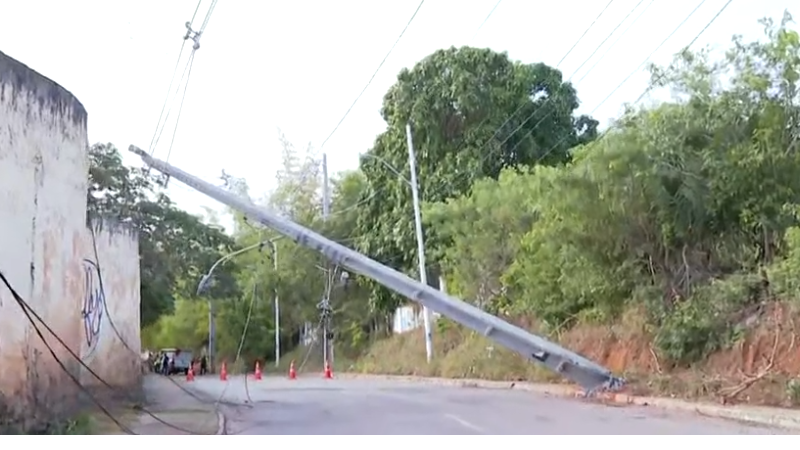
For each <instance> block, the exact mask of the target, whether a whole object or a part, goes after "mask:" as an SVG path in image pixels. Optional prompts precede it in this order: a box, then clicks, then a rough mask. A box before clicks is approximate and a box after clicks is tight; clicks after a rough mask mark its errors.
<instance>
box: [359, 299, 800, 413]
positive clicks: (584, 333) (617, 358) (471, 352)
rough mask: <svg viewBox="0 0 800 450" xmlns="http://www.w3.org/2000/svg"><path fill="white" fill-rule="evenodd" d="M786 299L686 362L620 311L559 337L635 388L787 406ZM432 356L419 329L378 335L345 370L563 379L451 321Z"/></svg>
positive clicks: (793, 364) (791, 375)
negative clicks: (717, 347)
mask: <svg viewBox="0 0 800 450" xmlns="http://www.w3.org/2000/svg"><path fill="white" fill-rule="evenodd" d="M790 311H791V309H790V308H788V307H786V306H785V305H774V306H771V307H770V308H768V309H767V310H766V311H764V312H763V313H762V314H761V315H760V316H759V318H758V320H757V321H754V323H752V324H751V325H750V327H749V328H747V329H744V330H743V331H742V336H741V338H740V339H738V340H737V342H736V343H735V344H734V345H733V346H732V347H731V348H728V349H726V350H723V351H720V352H717V353H715V354H713V355H711V356H710V357H709V358H707V359H706V360H705V361H703V362H702V363H699V364H695V365H693V366H691V367H675V366H670V365H668V364H667V363H666V362H665V361H664V360H663V359H662V358H660V357H659V355H658V352H657V351H656V349H655V348H654V347H653V345H652V342H653V338H652V336H650V335H648V334H647V333H646V332H644V331H643V330H644V326H642V325H641V321H638V320H636V318H635V317H625V318H623V320H622V321H621V322H620V323H619V324H615V325H614V326H610V327H609V326H604V327H601V326H580V325H579V326H577V327H575V328H573V329H571V330H569V331H568V332H565V333H562V334H561V336H560V337H559V338H558V339H557V340H558V341H559V342H560V343H561V344H562V345H564V346H566V347H567V348H570V349H572V350H575V351H577V352H579V353H581V354H583V355H585V356H587V357H589V358H591V359H593V360H595V361H597V362H599V363H600V364H602V365H604V366H606V367H608V368H610V369H611V370H612V371H614V372H615V373H618V374H621V375H622V376H624V377H626V378H627V379H628V381H629V385H628V387H627V388H626V390H627V391H628V392H630V393H632V394H636V395H652V396H666V397H674V398H687V399H696V400H698V399H702V400H712V401H716V402H720V403H725V404H728V403H749V404H756V405H769V406H783V407H791V406H796V405H798V402H800V384H798V382H797V381H793V380H797V379H798V377H800V342H797V340H798V338H797V334H796V330H799V329H800V320H799V319H798V316H797V315H796V314H791V313H790ZM441 328H444V329H441ZM434 345H435V351H436V358H435V360H434V362H433V363H432V364H427V363H426V361H425V352H424V350H423V349H424V348H425V347H424V335H423V332H422V331H421V330H418V331H414V332H410V333H406V334H403V335H399V336H393V337H391V338H389V339H385V340H383V341H379V342H377V343H376V344H374V345H373V346H372V347H371V348H370V350H369V351H368V352H367V353H366V354H365V355H364V356H363V357H362V358H361V359H360V360H359V361H358V362H357V363H356V364H354V365H353V366H352V367H351V368H349V369H350V370H354V371H357V372H362V373H373V374H389V375H416V376H435V377H445V378H478V379H489V380H502V381H530V382H560V379H559V378H558V377H556V376H555V375H553V374H552V373H550V372H549V371H546V370H544V369H542V368H541V367H539V366H537V365H534V364H532V363H530V362H529V361H527V360H524V359H523V358H521V357H520V356H518V355H516V354H515V353H511V352H509V351H507V350H505V349H502V348H499V347H497V346H496V345H494V344H493V343H492V342H490V341H488V340H487V339H485V338H483V337H481V336H479V335H478V334H477V333H474V332H472V331H468V330H464V329H463V328H461V327H458V326H456V325H453V324H450V323H448V324H447V325H446V326H444V327H440V329H439V330H437V332H436V335H435V339H434Z"/></svg>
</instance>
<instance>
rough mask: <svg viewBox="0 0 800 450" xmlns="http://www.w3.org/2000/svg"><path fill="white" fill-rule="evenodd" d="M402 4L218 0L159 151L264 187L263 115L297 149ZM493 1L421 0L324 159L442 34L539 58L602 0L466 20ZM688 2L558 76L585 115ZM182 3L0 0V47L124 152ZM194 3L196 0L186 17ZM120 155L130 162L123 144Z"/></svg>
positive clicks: (201, 170)
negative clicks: (46, 80)
mask: <svg viewBox="0 0 800 450" xmlns="http://www.w3.org/2000/svg"><path fill="white" fill-rule="evenodd" d="M726 1H727V0H707V1H705V2H704V4H703V5H702V7H701V8H700V9H699V10H698V11H697V13H696V14H694V15H693V16H692V18H691V19H690V20H689V21H688V22H687V23H686V24H685V25H684V26H683V27H682V28H681V29H680V30H679V31H678V32H677V33H676V34H675V36H674V37H673V38H672V39H671V40H670V41H668V42H667V43H666V44H665V45H664V46H663V48H662V49H661V50H660V51H659V52H657V53H656V54H655V56H654V61H655V62H662V63H663V62H667V61H669V59H670V57H671V55H672V54H673V53H675V52H676V51H678V50H680V49H681V48H682V47H683V46H685V45H687V44H688V43H689V42H690V41H691V40H692V38H694V36H695V35H696V34H697V33H698V32H699V31H700V30H701V29H702V28H703V27H704V26H705V25H706V23H707V22H708V21H709V20H710V19H711V18H712V17H713V16H714V15H715V14H716V13H717V11H718V10H719V9H720V8H721V7H722V5H723V4H725V3H726ZM418 3H419V0H395V1H391V2H388V1H387V2H378V1H367V0H360V1H358V0H339V1H335V2H334V1H322V0H317V1H310V0H293V1H283V2H278V1H265V0H261V1H257V0H221V1H219V3H218V4H217V7H216V9H215V10H214V13H213V15H212V16H211V19H210V22H209V25H208V28H207V29H206V32H205V35H204V36H203V37H202V41H201V43H202V46H201V48H200V50H198V52H197V54H196V60H195V63H194V67H193V71H192V75H191V79H190V85H189V90H188V93H187V97H186V102H185V104H184V108H183V113H182V115H181V119H180V124H179V127H178V133H177V137H176V139H175V144H174V147H173V150H172V154H171V157H170V162H171V163H173V164H175V165H177V166H179V167H181V168H183V169H184V170H187V171H189V172H191V173H193V174H195V175H198V176H201V177H203V178H205V179H206V180H209V181H212V182H217V181H218V180H217V177H218V176H219V174H220V172H221V170H222V169H223V168H224V169H226V170H227V171H228V172H230V173H232V174H236V175H238V176H244V177H246V178H247V181H248V183H249V184H250V186H251V188H252V190H253V191H254V192H256V193H263V192H266V191H268V190H269V189H270V188H271V187H272V186H273V184H274V173H275V170H276V169H277V168H278V167H279V165H280V145H279V142H278V139H277V130H278V128H280V129H282V130H283V131H284V132H285V133H286V135H287V136H288V138H289V139H290V140H291V141H292V142H294V143H295V144H297V145H298V146H299V147H303V146H305V145H306V144H308V143H311V144H312V145H315V146H317V147H319V146H320V144H322V142H323V140H324V139H325V138H326V137H327V136H328V135H329V134H330V132H331V131H332V130H333V128H334V126H335V125H336V123H337V122H338V121H339V120H340V118H341V117H342V115H343V114H344V112H345V111H346V110H347V108H348V107H349V106H350V104H351V103H352V101H353V100H354V99H355V97H356V96H357V95H358V93H359V92H360V91H361V89H362V88H363V87H364V85H365V84H366V82H367V80H368V79H369V77H370V76H371V75H372V73H373V71H374V70H375V68H376V67H377V65H378V63H379V62H380V61H381V59H383V57H384V55H385V53H386V52H387V51H388V50H389V48H390V47H391V45H392V43H393V42H394V41H395V39H396V38H397V36H398V35H399V33H400V31H401V30H402V29H403V27H404V26H405V24H406V22H407V21H408V19H409V18H410V17H411V14H412V13H413V11H414V10H415V9H416V7H417V5H418ZM495 3H496V0H472V1H463V0H462V1H456V0H428V1H426V2H425V3H424V5H423V6H422V9H421V10H420V12H419V14H418V15H417V18H416V19H415V20H414V22H413V23H412V24H411V26H410V28H409V29H408V31H407V32H406V34H405V36H404V37H403V39H402V40H401V41H400V43H399V44H398V46H397V48H396V49H395V51H394V52H393V53H392V55H391V56H390V57H389V59H388V61H387V62H386V64H385V65H384V67H383V69H382V70H381V71H380V73H379V74H378V75H377V77H376V78H375V80H374V81H373V82H372V84H371V86H370V87H369V89H368V90H367V92H366V93H365V94H364V96H363V97H362V98H361V100H360V101H359V103H358V104H357V105H356V107H355V108H354V109H353V111H352V112H351V113H350V115H349V117H348V118H347V120H346V121H345V122H344V124H343V125H342V126H341V127H340V128H339V130H338V131H337V132H336V134H335V135H334V136H333V137H332V138H331V139H330V140H329V141H328V142H327V144H326V145H325V147H324V151H325V152H326V153H327V154H328V159H329V165H330V169H331V171H334V172H335V171H340V170H344V169H351V168H355V167H356V166H357V164H358V154H359V153H362V152H364V151H366V150H367V149H368V148H369V147H370V145H371V143H372V141H373V139H374V138H375V136H376V135H377V134H378V133H380V132H381V131H382V130H383V129H384V126H385V125H384V123H383V121H382V119H381V117H380V115H379V108H380V105H381V100H382V97H383V94H384V93H385V92H386V90H387V89H388V87H389V86H391V84H392V83H393V82H394V80H395V77H396V75H397V73H398V71H399V70H400V69H401V68H403V67H409V66H412V65H413V64H414V63H415V62H417V61H419V60H420V59H421V58H423V57H425V56H426V55H428V54H430V53H431V52H433V51H435V50H436V49H439V48H443V47H449V46H453V45H455V46H460V45H474V46H480V47H490V48H492V49H494V50H498V51H507V52H508V53H509V55H510V56H511V57H512V58H514V59H518V60H522V61H524V62H538V61H543V62H545V63H547V64H551V65H555V64H556V63H558V61H559V60H560V59H561V58H562V57H563V56H564V54H565V53H566V52H567V50H568V49H569V48H570V47H571V46H572V45H573V43H574V42H575V41H576V39H577V38H578V37H579V36H580V35H581V33H583V31H584V30H585V29H586V27H587V26H588V25H589V24H590V23H591V22H592V21H593V20H594V19H595V17H596V16H597V14H598V13H599V12H600V10H602V9H603V8H604V7H605V6H606V4H607V3H608V2H607V1H606V0H596V1H588V0H583V1H576V0H562V1H543V0H536V1H534V0H504V1H502V2H501V3H500V4H499V6H498V7H497V9H496V11H495V12H494V14H493V15H492V16H491V18H490V19H489V20H488V21H487V22H486V24H485V25H484V26H483V27H482V28H480V30H478V27H479V26H480V24H481V23H482V22H483V21H484V19H485V17H486V16H487V14H488V13H489V11H490V10H491V9H492V7H493V6H494V5H495ZM639 3H640V0H614V1H613V2H612V4H611V6H610V7H609V8H608V10H607V11H606V12H605V13H604V15H603V17H602V18H601V19H600V20H599V21H598V22H597V24H596V25H595V26H594V27H593V29H592V31H591V32H590V33H589V34H588V35H587V36H586V38H584V39H583V41H582V42H581V43H580V45H579V46H578V47H577V48H576V49H575V50H573V52H572V53H571V55H570V56H569V58H567V59H566V60H565V61H564V63H563V64H561V66H560V67H559V68H560V69H561V70H562V71H563V72H564V76H565V78H568V77H570V76H571V75H572V74H573V72H574V71H575V70H576V69H577V68H578V67H579V66H581V65H582V64H584V61H585V60H586V59H587V58H588V57H589V55H590V54H591V53H592V52H593V51H594V50H595V48H596V47H597V45H598V44H599V43H600V42H601V41H602V40H603V39H604V38H605V37H606V36H607V35H608V34H609V33H610V32H611V30H612V29H614V27H616V26H617V25H618V24H619V23H620V21H621V20H622V19H623V18H624V17H625V16H626V15H627V14H628V13H629V12H630V11H631V10H632V9H633V8H634V7H635V6H636V5H637V4H639ZM698 3H699V1H698V0H692V1H688V0H655V1H653V2H652V4H651V0H644V1H643V2H642V3H641V5H639V7H638V9H637V10H635V11H634V12H633V14H632V15H631V17H630V18H628V20H627V21H626V22H625V23H623V24H622V26H621V27H620V28H619V29H618V30H617V33H618V34H619V33H621V32H623V31H624V30H626V29H627V28H628V24H629V23H631V21H632V20H633V19H634V18H636V17H637V16H639V15H640V13H641V12H642V11H644V13H643V14H642V15H641V17H640V18H639V19H638V21H636V23H635V24H634V25H633V27H632V28H630V29H629V30H628V31H627V32H626V34H625V35H624V36H623V37H622V38H621V39H620V40H619V41H618V42H617V43H616V44H615V45H614V47H613V48H611V49H610V50H609V51H608V52H607V53H606V50H605V48H608V47H609V46H610V45H611V44H612V43H614V42H615V41H616V39H617V37H616V36H614V37H612V38H611V39H609V40H608V42H607V43H606V44H605V46H604V48H603V49H601V50H600V51H599V52H598V53H597V54H596V55H595V59H593V60H590V61H589V62H588V63H586V64H584V66H583V68H582V69H581V70H580V71H579V72H578V73H577V74H576V75H575V77H574V78H573V81H577V80H581V81H580V82H577V83H576V86H577V90H578V95H579V97H580V100H581V102H582V106H581V112H584V113H589V112H592V111H594V112H593V114H594V116H595V117H596V118H597V119H599V120H600V121H601V123H607V121H608V119H610V118H613V117H616V116H618V114H619V113H620V111H621V107H622V104H623V103H625V102H630V101H633V100H635V99H636V98H637V97H638V96H639V95H640V94H641V93H642V92H643V90H644V89H645V87H646V81H647V76H646V75H645V74H644V73H640V74H638V75H637V76H634V77H632V78H631V79H630V80H629V81H628V82H627V83H625V85H624V86H623V87H622V88H620V89H619V90H618V91H617V92H616V94H615V95H614V96H613V97H611V98H610V99H609V100H608V101H606V103H605V104H604V105H602V106H601V107H599V108H597V107H598V104H599V103H600V102H602V101H603V99H604V98H606V97H607V96H608V94H609V93H610V92H611V91H612V90H613V89H614V88H615V87H616V86H617V85H618V84H619V83H620V82H621V81H622V80H623V79H624V78H626V77H627V76H628V74H629V73H631V72H632V71H633V70H634V69H636V67H637V66H639V65H640V64H641V63H642V61H644V59H645V58H646V57H647V55H648V54H649V53H651V52H652V51H653V50H654V49H655V48H656V47H657V46H658V45H659V43H660V42H661V41H662V40H663V39H664V38H666V37H667V35H668V34H669V33H670V32H672V30H673V29H674V28H675V27H676V26H677V25H678V24H679V23H680V22H681V21H682V20H683V19H684V18H685V17H686V16H687V15H688V14H689V13H690V12H691V11H692V10H693V9H694V8H695V7H696V6H697V5H698ZM789 3H790V2H788V1H785V0H784V1H779V0H759V1H745V0H734V1H733V3H732V4H731V5H730V6H729V7H728V9H727V10H726V11H725V12H724V13H723V14H722V16H720V18H719V19H718V20H717V21H716V22H715V23H714V24H713V25H712V26H711V28H710V29H709V30H708V31H706V32H705V34H704V35H703V37H702V38H701V39H700V40H699V41H698V43H697V45H698V46H702V45H706V44H714V45H720V46H724V45H726V44H727V42H729V40H730V37H731V36H732V35H733V34H734V33H739V34H744V35H745V36H747V37H753V38H756V37H758V36H760V34H761V27H760V26H759V25H758V24H757V22H756V21H757V19H759V18H761V17H764V16H770V17H773V18H775V19H779V18H780V16H781V15H782V13H783V10H784V9H785V8H786V7H788V6H789ZM196 4H197V2H196V0H169V1H167V0H105V1H102V0H70V1H63V0H60V1H59V0H25V1H20V0H0V11H2V14H0V50H1V51H3V52H5V53H6V54H8V55H10V56H12V57H14V58H16V59H18V60H20V61H22V62H23V63H25V64H27V65H29V66H30V67H32V68H33V69H35V70H37V71H39V72H40V73H42V74H44V75H45V76H47V77H50V78H52V79H54V80H55V81H57V82H58V83H60V84H61V85H63V86H64V87H65V88H67V89H68V90H70V91H71V92H72V93H74V94H75V95H76V96H77V97H78V98H79V99H80V100H81V101H82V102H83V104H84V105H85V106H86V109H87V110H88V112H89V139H90V141H91V142H99V141H103V142H112V143H114V144H116V145H117V146H118V147H119V148H120V149H121V150H123V151H124V153H126V154H127V148H128V145H130V144H136V145H138V146H140V147H142V148H147V146H148V144H149V143H150V139H151V137H152V135H153V132H154V130H155V126H156V122H157V120H158V114H159V111H160V109H161V105H162V104H163V102H164V99H165V97H166V95H167V92H166V91H167V86H168V84H169V79H170V75H171V73H172V70H173V67H174V66H175V63H176V58H177V56H178V50H179V48H180V44H181V41H182V37H183V33H184V31H185V28H184V23H185V22H186V21H188V20H189V19H190V18H191V15H192V13H193V11H194V9H195V6H196ZM209 4H210V1H209V0H205V1H203V5H202V6H201V15H202V13H203V11H204V10H205V9H206V8H207V7H208V5H209ZM648 5H649V6H648ZM645 7H647V9H646V10H645ZM198 22H199V21H198ZM600 58H602V59H600ZM597 60H599V63H598V64H597V65H595V61H597ZM592 67H593V68H592ZM590 68H592V70H591V72H590V73H588V74H586V71H587V70H588V69H590ZM584 76H585V78H584ZM595 110H596V111H595ZM172 125H173V124H169V125H168V127H167V131H165V137H162V140H161V144H160V145H159V147H158V149H157V150H156V156H157V157H160V158H165V157H166V149H167V146H168V142H169V138H170V136H169V135H170V131H171V129H172ZM126 157H127V156H126ZM127 158H128V161H129V162H132V163H137V164H138V161H137V159H136V158H135V157H132V156H130V157H127ZM170 191H171V192H170V195H171V196H172V197H173V198H174V199H175V200H176V201H177V202H178V203H179V204H180V205H181V206H182V207H184V208H186V209H188V210H190V211H192V212H201V211H202V209H201V206H203V205H205V206H209V207H212V208H214V209H220V205H219V204H217V203H216V202H214V201H213V200H211V199H209V198H207V197H205V196H203V195H202V194H199V193H197V192H194V191H192V190H191V189H190V188H187V187H185V186H183V185H180V183H177V182H172V183H170Z"/></svg>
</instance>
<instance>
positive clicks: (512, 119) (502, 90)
mask: <svg viewBox="0 0 800 450" xmlns="http://www.w3.org/2000/svg"><path fill="white" fill-rule="evenodd" d="M577 107H578V100H577V97H576V93H575V90H574V88H573V87H572V86H571V85H570V84H569V83H566V82H564V81H563V79H562V76H561V73H560V72H559V71H558V70H556V69H554V68H552V67H549V66H547V65H545V64H522V63H519V62H515V61H512V60H510V59H509V58H508V56H507V55H506V54H505V53H496V52H494V51H491V50H488V49H477V48H470V47H463V48H450V49H446V50H439V51H436V52H434V53H433V54H432V55H430V56H428V57H426V58H425V59H423V60H422V61H421V62H419V63H418V64H416V65H415V66H414V68H412V69H410V70H403V71H401V73H400V74H399V75H398V78H397V82H396V83H395V85H394V86H392V88H391V89H390V90H389V92H388V93H387V94H386V96H385V98H384V102H383V109H382V115H383V118H384V120H385V121H386V123H387V125H388V129H387V130H386V131H385V132H383V133H382V134H381V135H379V136H378V137H377V139H376V140H375V144H374V146H373V147H372V148H371V149H370V151H369V153H368V155H365V157H363V158H362V160H361V169H362V171H363V172H364V174H365V176H366V179H367V186H368V189H367V190H365V192H364V206H365V207H364V208H363V209H362V210H361V214H360V217H359V221H358V230H359V232H360V234H361V236H362V238H361V239H360V240H359V242H358V244H359V248H360V249H361V250H363V251H364V252H366V253H368V254H369V255H371V256H373V257H375V258H377V259H378V260H380V261H381V262H383V263H386V264H389V265H391V266H393V267H396V268H400V269H405V270H408V269H411V268H412V267H416V265H415V261H416V238H415V236H414V224H413V212H412V204H411V193H410V190H409V186H408V183H407V182H406V181H405V180H403V178H402V177H401V176H398V174H396V173H393V171H391V170H387V165H388V166H393V167H395V168H403V167H406V166H407V162H408V156H407V144H406V134H405V127H406V124H407V123H409V122H410V123H412V124H413V128H414V142H415V146H416V150H417V167H418V168H417V171H418V179H419V184H420V193H421V197H422V199H423V200H424V201H428V202H440V201H444V200H446V199H448V198H451V197H455V196H458V195H461V194H464V193H466V192H467V191H468V190H469V188H470V187H471V186H472V184H473V182H474V181H475V180H477V179H480V178H483V177H490V178H497V176H498V175H499V174H500V172H501V171H502V170H503V169H504V168H507V167H516V166H521V165H532V164H535V163H550V164H555V163H562V162H565V161H567V160H568V159H569V155H568V152H567V150H568V149H569V148H571V147H572V146H574V145H576V144H579V143H582V142H586V141H589V140H591V139H592V138H593V137H594V136H595V135H596V127H597V122H596V121H594V120H592V119H590V118H588V117H584V116H581V117H575V116H574V111H575V109H576V108H577ZM406 172H407V171H406V170H402V173H406ZM405 178H406V179H408V178H409V177H408V175H405ZM438 245H440V244H439V239H438V238H437V235H436V230H435V229H431V228H429V229H428V230H426V247H429V248H435V247H437V246H438ZM432 263H435V261H432ZM429 278H433V277H429ZM374 287H375V291H374V297H373V300H375V301H376V302H377V303H376V305H378V306H379V307H380V308H382V309H384V310H391V309H393V307H394V306H396V304H397V303H398V302H399V301H400V299H398V298H396V297H394V296H390V295H389V294H388V292H387V291H386V290H384V289H378V288H377V286H374Z"/></svg>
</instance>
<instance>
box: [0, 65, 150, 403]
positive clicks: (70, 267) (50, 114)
mask: <svg viewBox="0 0 800 450" xmlns="http://www.w3.org/2000/svg"><path fill="white" fill-rule="evenodd" d="M86 120H87V116H86V111H85V110H84V108H83V106H82V105H81V104H80V102H78V100H77V99H76V98H75V97H74V96H72V94H70V93H69V92H67V91H66V90H65V89H63V88H62V87H60V86H58V85H57V84H56V83H54V82H53V81H51V80H48V79H47V78H45V77H43V76H41V75H39V74H37V73H36V72H34V71H32V70H30V69H29V68H27V67H26V66H24V65H22V64H20V63H19V62H17V61H15V60H13V59H11V58H9V57H8V56H6V55H5V54H3V53H0V272H2V273H3V274H4V275H5V276H6V278H7V279H8V281H9V282H10V284H11V285H12V287H13V288H14V289H15V290H16V291H17V292H18V294H19V295H20V296H21V297H22V298H23V299H24V300H25V301H26V302H27V303H28V304H29V305H30V306H31V307H32V308H33V310H34V311H36V312H37V313H38V314H40V315H41V317H42V318H43V319H44V321H46V322H47V324H48V325H49V326H50V327H51V328H52V330H53V331H54V332H55V333H57V334H58V336H59V337H60V338H61V339H62V340H63V342H64V343H65V344H66V345H67V346H68V347H69V348H70V349H72V350H73V352H74V353H76V354H78V355H79V356H80V354H81V352H82V350H83V349H82V346H81V343H82V339H83V337H84V336H83V324H82V319H81V306H82V297H83V294H84V292H85V288H84V276H83V264H82V262H83V258H84V257H85V256H86V255H87V253H86V252H87V246H86V243H87V236H88V235H89V233H88V230H87V227H86V191H87V174H88V155H87V148H88V140H87V133H86ZM112 235H113V233H112ZM123 235H124V233H123ZM110 240H111V241H112V242H116V243H115V244H108V245H107V246H106V247H105V248H104V250H102V251H101V255H102V254H103V253H108V257H107V258H106V259H108V260H109V266H108V267H106V268H104V270H107V271H109V272H110V273H113V275H112V274H109V275H107V276H108V278H109V279H110V280H111V281H110V282H109V283H110V290H111V291H113V292H114V295H113V297H114V300H113V302H109V305H111V304H114V306H113V307H111V309H112V310H113V309H116V308H119V309H120V311H121V312H119V314H120V315H121V316H122V318H121V319H119V321H120V322H126V330H128V331H126V332H128V333H130V334H131V338H132V341H133V342H135V343H136V345H137V346H138V342H139V336H138V325H139V321H138V314H139V286H138V283H139V277H138V261H139V260H138V251H136V250H135V249H136V244H134V243H133V242H136V240H135V238H134V237H132V236H130V234H128V236H127V237H124V238H123V237H119V238H114V237H113V236H112V237H111V238H110ZM106 241H108V239H106ZM117 241H119V242H117ZM99 242H104V241H103V240H102V239H101V240H100V241H99ZM101 247H102V245H101ZM101 257H102V256H101ZM119 258H122V259H123V261H114V260H115V259H119ZM123 278H124V279H125V280H127V281H126V283H122V282H121V281H119V280H120V279H123ZM122 290H126V293H125V295H122V294H121V291H122ZM118 299H121V300H118ZM115 302H122V303H121V304H120V305H117V304H116V303H115ZM134 304H135V307H134V306H132V305H134ZM131 311H135V313H134V312H131ZM128 322H130V323H128ZM131 327H135V329H136V331H135V332H133V331H131V330H132V329H133V328H131ZM41 328H42V333H44V334H45V336H46V337H47V338H48V340H49V342H50V343H51V346H52V348H53V350H54V352H55V354H56V356H57V357H58V358H59V359H61V361H62V362H63V363H64V365H65V366H66V367H67V369H68V371H69V373H71V374H73V375H74V376H76V377H78V376H80V375H81V370H80V369H79V366H80V365H79V363H78V362H77V360H75V358H73V357H72V356H71V355H70V353H69V351H68V350H67V349H65V348H64V346H62V345H60V344H59V343H58V342H57V341H56V340H55V339H54V338H52V336H50V335H49V334H48V332H47V331H46V330H45V329H44V328H43V327H41ZM115 363H117V361H114V360H112V361H109V364H115ZM95 364H101V363H99V362H96V363H95ZM101 365H102V364H101ZM76 393H77V388H76V386H75V385H74V383H73V381H72V380H71V379H70V377H69V376H68V375H67V373H66V372H65V371H64V370H63V369H62V368H61V367H60V366H59V364H58V363H57V362H56V360H55V359H54V358H53V356H52V355H51V354H50V351H49V350H48V349H47V348H46V346H45V345H43V344H42V342H41V339H40V338H39V336H38V335H37V333H36V331H35V330H34V328H33V327H32V326H31V325H30V324H29V322H28V319H27V318H26V317H25V315H24V314H23V311H22V309H21V308H20V307H19V306H18V305H17V303H16V302H15V301H14V298H13V296H12V295H11V293H10V291H9V290H8V289H7V288H6V287H5V285H4V284H3V283H0V414H3V413H5V414H8V413H11V414H14V415H20V416H27V417H30V413H31V412H32V411H34V410H36V411H38V412H40V413H41V412H58V409H59V407H61V406H63V407H64V408H66V407H69V406H70V405H72V404H74V400H75V398H77V396H76V395H75V394H76ZM2 408H8V409H9V411H2Z"/></svg>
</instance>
